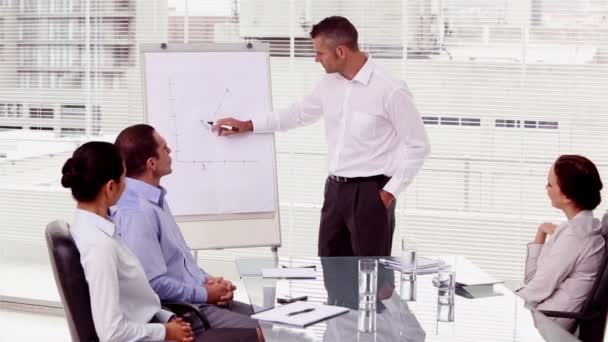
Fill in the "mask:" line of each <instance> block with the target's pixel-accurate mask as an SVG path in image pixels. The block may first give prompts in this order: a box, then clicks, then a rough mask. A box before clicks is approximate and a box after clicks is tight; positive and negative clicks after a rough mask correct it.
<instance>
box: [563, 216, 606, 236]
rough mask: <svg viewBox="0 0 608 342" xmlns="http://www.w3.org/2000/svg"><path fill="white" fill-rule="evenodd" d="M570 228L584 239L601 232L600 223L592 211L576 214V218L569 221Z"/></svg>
mask: <svg viewBox="0 0 608 342" xmlns="http://www.w3.org/2000/svg"><path fill="white" fill-rule="evenodd" d="M568 226H570V227H571V229H572V230H573V232H574V233H575V234H577V235H580V236H583V237H584V236H587V235H591V234H598V233H600V232H601V229H600V222H599V220H596V219H594V218H593V211H591V210H583V211H581V212H580V213H578V214H576V216H574V217H573V218H572V219H571V220H570V221H568Z"/></svg>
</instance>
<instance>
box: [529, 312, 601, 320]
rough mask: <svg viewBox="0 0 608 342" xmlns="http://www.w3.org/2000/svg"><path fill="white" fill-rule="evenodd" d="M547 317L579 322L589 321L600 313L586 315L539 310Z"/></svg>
mask: <svg viewBox="0 0 608 342" xmlns="http://www.w3.org/2000/svg"><path fill="white" fill-rule="evenodd" d="M538 311H540V312H542V313H543V314H544V315H545V316H548V317H556V318H571V319H577V320H589V319H593V318H595V317H597V315H598V314H599V313H598V312H592V313H591V314H584V313H581V312H568V311H551V310H538Z"/></svg>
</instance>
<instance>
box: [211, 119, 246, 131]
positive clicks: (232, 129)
mask: <svg viewBox="0 0 608 342" xmlns="http://www.w3.org/2000/svg"><path fill="white" fill-rule="evenodd" d="M207 123H208V124H210V125H211V126H213V125H214V124H213V121H207ZM218 127H219V128H221V129H225V130H227V131H233V132H238V131H239V128H238V127H234V126H229V125H219V126H218Z"/></svg>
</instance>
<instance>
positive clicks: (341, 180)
mask: <svg viewBox="0 0 608 342" xmlns="http://www.w3.org/2000/svg"><path fill="white" fill-rule="evenodd" d="M334 179H335V180H336V182H338V183H348V178H346V177H341V176H335V175H334Z"/></svg>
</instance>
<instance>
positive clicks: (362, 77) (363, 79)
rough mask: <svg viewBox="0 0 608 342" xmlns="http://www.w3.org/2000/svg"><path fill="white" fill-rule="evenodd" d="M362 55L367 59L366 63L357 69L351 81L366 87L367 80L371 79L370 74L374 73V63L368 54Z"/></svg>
mask: <svg viewBox="0 0 608 342" xmlns="http://www.w3.org/2000/svg"><path fill="white" fill-rule="evenodd" d="M364 54H365V56H366V57H367V61H366V62H365V64H363V66H362V67H361V69H359V72H357V74H356V75H355V77H353V79H352V80H353V81H356V82H359V83H361V84H363V85H367V84H368V83H369V80H370V79H371V78H372V73H373V72H374V62H373V61H372V56H370V55H369V53H367V52H364Z"/></svg>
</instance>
